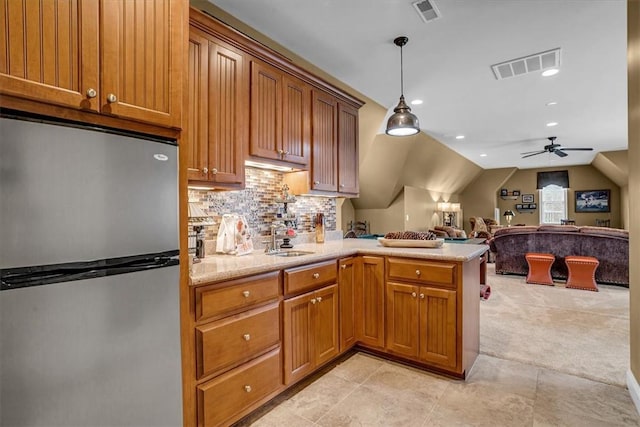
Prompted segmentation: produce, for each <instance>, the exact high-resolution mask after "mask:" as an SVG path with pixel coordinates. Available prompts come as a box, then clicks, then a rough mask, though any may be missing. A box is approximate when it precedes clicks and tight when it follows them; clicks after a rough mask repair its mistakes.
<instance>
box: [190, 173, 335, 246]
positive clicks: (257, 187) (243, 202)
mask: <svg viewBox="0 0 640 427" xmlns="http://www.w3.org/2000/svg"><path fill="white" fill-rule="evenodd" d="M283 176H284V175H283V173H281V172H276V171H271V170H264V169H257V168H250V167H247V168H246V169H245V180H246V184H245V189H244V190H239V191H207V190H194V189H189V201H190V202H194V201H195V202H197V203H199V204H200V207H201V208H202V209H203V210H204V211H205V212H206V213H207V214H209V215H210V216H211V217H212V218H213V219H214V220H215V222H216V224H219V223H220V218H221V217H222V215H224V214H227V213H238V214H242V215H244V216H245V218H246V219H247V222H248V224H249V228H250V229H251V230H252V232H253V234H254V235H262V236H265V235H268V234H269V227H270V225H271V223H272V222H273V221H277V220H278V219H277V218H276V216H277V214H278V213H282V211H283V209H284V204H283V203H278V202H276V199H277V198H282V186H283ZM287 212H288V213H290V214H291V213H293V214H295V216H296V227H295V230H296V231H297V232H298V233H306V232H311V231H313V230H314V228H313V221H312V218H313V216H314V214H316V213H318V212H322V213H324V215H325V230H327V231H330V230H335V229H336V199H334V198H329V197H308V196H296V201H295V202H294V203H288V204H287ZM217 233H218V227H217V226H216V225H213V226H209V227H207V230H206V239H207V240H209V239H215V238H216V235H217Z"/></svg>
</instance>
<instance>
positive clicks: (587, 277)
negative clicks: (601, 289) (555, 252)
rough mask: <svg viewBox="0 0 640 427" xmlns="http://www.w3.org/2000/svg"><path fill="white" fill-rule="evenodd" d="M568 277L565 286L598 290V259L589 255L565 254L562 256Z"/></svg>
mask: <svg viewBox="0 0 640 427" xmlns="http://www.w3.org/2000/svg"><path fill="white" fill-rule="evenodd" d="M564 262H565V264H567V269H568V270H569V277H568V278H567V288H573V289H583V290H586V291H595V292H598V284H597V283H596V270H597V268H598V265H600V261H598V259H597V258H594V257H591V256H567V257H565V258H564Z"/></svg>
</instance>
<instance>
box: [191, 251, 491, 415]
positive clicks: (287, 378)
mask: <svg viewBox="0 0 640 427" xmlns="http://www.w3.org/2000/svg"><path fill="white" fill-rule="evenodd" d="M479 272H480V260H479V259H473V260H470V261H467V262H454V261H437V260H422V259H411V258H400V257H384V256H369V255H360V256H353V257H348V258H343V259H340V260H337V262H336V260H331V261H323V262H319V263H312V264H308V265H303V266H299V267H293V268H288V269H285V270H284V271H274V272H269V273H262V274H259V275H255V276H251V277H246V278H241V279H236V280H232V281H227V282H218V283H212V284H205V285H203V286H197V287H195V288H194V291H193V293H192V294H191V295H192V298H193V301H192V304H191V305H192V310H193V311H192V315H193V332H194V335H192V337H193V338H195V348H194V352H195V359H196V361H195V362H196V363H195V365H194V368H195V369H194V377H193V381H194V382H193V384H194V388H192V389H191V390H195V395H196V396H195V400H196V404H195V407H196V408H195V412H196V413H195V414H194V416H195V418H196V419H197V424H198V425H199V426H218V425H229V424H231V423H233V422H236V421H238V420H239V419H240V418H241V417H243V416H245V415H247V414H249V413H250V412H251V411H252V410H254V409H256V408H257V407H259V406H260V405H262V404H264V403H266V402H267V401H268V400H269V399H271V398H273V397H275V396H276V395H277V394H278V393H280V392H282V391H283V390H285V389H286V388H287V387H289V386H291V385H292V384H294V383H296V382H298V381H300V380H302V379H304V378H305V377H306V376H308V375H309V374H311V373H313V372H314V371H315V370H317V369H318V368H319V367H321V366H322V365H324V364H326V363H328V362H330V361H331V360H333V359H335V358H336V357H337V356H338V355H339V354H340V353H341V352H344V351H346V350H347V349H349V348H351V347H353V346H358V347H362V348H363V349H365V350H367V351H371V352H374V353H376V354H379V355H381V356H383V357H384V356H387V357H389V358H396V359H398V360H401V361H404V362H410V363H414V364H416V365H418V366H422V367H424V368H428V369H434V370H437V371H439V372H443V373H446V374H449V375H454V376H458V377H464V376H465V374H466V372H468V370H469V369H470V368H471V366H472V365H473V362H474V361H475V358H476V357H477V355H478V350H479V299H480V290H479V280H478V278H479ZM336 282H337V283H336ZM305 291H306V292H305ZM300 292H305V293H303V294H300ZM283 295H284V299H283ZM225 306H226V308H227V310H226V311H225ZM280 309H281V310H282V311H280ZM281 335H282V338H281Z"/></svg>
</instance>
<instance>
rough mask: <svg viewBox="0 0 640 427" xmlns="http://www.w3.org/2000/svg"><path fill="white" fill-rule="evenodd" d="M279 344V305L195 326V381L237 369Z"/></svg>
mask: <svg viewBox="0 0 640 427" xmlns="http://www.w3.org/2000/svg"><path fill="white" fill-rule="evenodd" d="M279 342H280V310H279V304H278V303H276V304H271V305H269V306H266V307H262V308H258V309H255V310H251V311H249V312H247V313H242V314H237V315H235V316H232V317H228V318H225V319H222V320H218V321H216V322H211V323H207V324H206V325H201V326H197V327H196V373H197V378H198V379H200V378H202V377H203V376H205V375H209V374H212V373H215V372H216V371H219V370H221V369H223V368H227V367H230V366H235V365H238V364H240V363H242V362H244V361H246V360H249V359H251V358H253V357H255V356H256V355H258V354H260V353H261V352H264V351H265V350H267V349H268V348H269V347H273V346H274V345H277V344H278V343H279Z"/></svg>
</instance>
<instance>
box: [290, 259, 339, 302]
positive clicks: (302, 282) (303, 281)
mask: <svg viewBox="0 0 640 427" xmlns="http://www.w3.org/2000/svg"><path fill="white" fill-rule="evenodd" d="M337 278H338V267H337V264H336V261H335V260H333V261H327V262H319V263H317V264H311V265H305V266H303V267H297V268H289V269H286V270H285V271H284V293H285V294H287V295H290V294H294V293H300V292H302V291H309V290H312V289H316V288H319V287H320V286H321V285H325V284H331V283H336V281H337Z"/></svg>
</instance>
